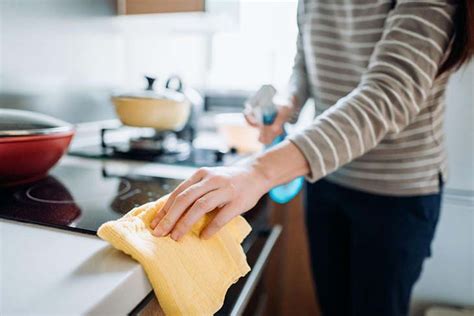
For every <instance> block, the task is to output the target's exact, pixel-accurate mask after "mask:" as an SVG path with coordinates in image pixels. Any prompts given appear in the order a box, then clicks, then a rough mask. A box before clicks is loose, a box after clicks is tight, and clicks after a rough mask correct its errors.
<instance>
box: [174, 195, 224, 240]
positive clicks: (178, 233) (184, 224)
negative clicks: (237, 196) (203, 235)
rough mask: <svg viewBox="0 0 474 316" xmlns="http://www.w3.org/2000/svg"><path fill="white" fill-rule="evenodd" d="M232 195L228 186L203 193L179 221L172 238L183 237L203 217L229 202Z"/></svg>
mask: <svg viewBox="0 0 474 316" xmlns="http://www.w3.org/2000/svg"><path fill="white" fill-rule="evenodd" d="M231 197H232V196H231V191H230V190H229V189H226V188H224V189H217V190H214V191H211V192H209V193H207V194H205V195H203V196H202V197H201V198H199V199H198V200H197V201H196V202H194V204H193V206H192V207H191V208H190V209H189V210H188V211H187V212H186V214H185V215H184V216H183V217H181V219H180V220H179V221H178V223H177V224H176V226H175V227H174V229H173V231H172V232H171V238H173V239H174V240H179V239H181V237H183V236H184V235H185V234H186V233H187V232H188V231H189V230H190V229H191V228H192V227H193V225H194V224H195V223H196V222H197V221H198V220H199V219H200V218H201V217H203V216H204V215H205V214H206V213H209V212H211V211H213V210H215V209H216V208H218V207H221V206H222V205H224V204H225V203H227V202H228V201H229V200H230V199H231Z"/></svg>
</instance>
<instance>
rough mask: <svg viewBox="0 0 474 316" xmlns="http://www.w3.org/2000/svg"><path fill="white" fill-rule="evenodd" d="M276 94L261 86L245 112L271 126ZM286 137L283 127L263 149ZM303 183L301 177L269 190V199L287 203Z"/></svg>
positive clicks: (276, 112)
mask: <svg viewBox="0 0 474 316" xmlns="http://www.w3.org/2000/svg"><path fill="white" fill-rule="evenodd" d="M276 92H277V91H276V90H275V88H274V87H273V86H272V85H263V86H262V87H261V88H260V89H259V90H258V91H257V92H256V93H255V94H254V95H253V96H252V97H250V98H249V99H248V100H247V102H246V103H245V107H246V109H247V111H250V112H251V113H252V114H253V115H254V117H255V118H256V119H257V120H259V121H260V122H262V123H263V124H264V125H272V124H273V122H274V121H275V119H276V116H277V114H278V109H277V106H276V105H275V103H274V102H273V98H274V96H275V95H276ZM286 135H287V134H286V132H285V128H284V127H283V133H282V134H280V135H278V136H277V137H276V138H275V139H274V140H273V141H272V143H271V144H269V145H267V146H266V147H265V148H266V149H267V148H270V147H272V146H275V145H276V144H278V143H280V142H282V141H283V140H284V139H285V137H286ZM303 183H304V179H303V177H298V178H296V179H294V180H291V181H290V182H288V183H286V184H282V185H279V186H276V187H274V188H272V189H271V190H270V192H269V195H270V198H271V199H272V200H273V201H274V202H276V203H279V204H285V203H288V202H289V201H291V200H292V199H293V198H294V197H295V196H296V195H297V194H298V193H299V192H300V191H301V189H302V187H303Z"/></svg>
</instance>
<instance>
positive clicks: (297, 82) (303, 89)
mask: <svg viewBox="0 0 474 316" xmlns="http://www.w3.org/2000/svg"><path fill="white" fill-rule="evenodd" d="M303 16H304V6H303V3H302V2H299V3H298V13H297V18H296V20H297V23H298V37H297V39H296V55H295V60H294V64H293V71H292V74H291V77H290V82H289V94H290V95H293V96H295V97H296V102H297V103H296V104H294V105H293V106H294V109H293V115H292V117H291V118H290V123H294V122H296V121H297V120H298V115H299V112H300V111H301V108H302V107H303V105H304V104H305V102H306V101H307V100H308V97H309V86H308V73H307V72H306V61H305V54H304V48H303V38H302V34H301V29H302V27H303V26H302V24H301V22H302V20H303Z"/></svg>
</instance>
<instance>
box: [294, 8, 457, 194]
mask: <svg viewBox="0 0 474 316" xmlns="http://www.w3.org/2000/svg"><path fill="white" fill-rule="evenodd" d="M353 2H354V3H353V4H352V5H348V4H347V2H343V3H342V4H340V2H336V3H332V4H331V3H330V2H329V1H328V2H322V1H306V3H305V5H306V13H305V14H306V17H305V20H306V23H307V24H306V26H303V28H306V33H305V31H304V30H303V35H302V36H303V41H306V44H307V45H310V46H311V47H312V49H309V50H310V52H309V53H308V52H306V53H307V54H310V55H312V56H314V58H313V59H314V60H313V61H312V63H311V64H308V65H307V67H308V68H313V71H312V73H311V71H309V74H308V77H309V78H310V79H311V78H312V85H313V87H312V88H313V89H312V94H313V95H314V97H315V99H316V103H319V107H321V106H322V107H324V104H325V103H326V104H327V103H329V102H330V101H331V98H334V99H337V102H335V104H332V105H328V106H327V107H326V108H325V109H324V110H323V111H320V113H318V114H319V115H318V116H317V117H316V118H315V120H314V122H313V123H312V124H311V125H310V126H309V127H308V128H306V129H305V130H304V131H302V132H301V133H298V134H295V135H293V136H292V137H291V138H290V140H291V141H292V142H293V143H294V144H296V146H297V147H298V148H299V149H300V150H301V152H302V153H303V154H304V156H305V157H306V159H307V161H308V162H309V165H310V169H311V172H310V175H308V179H309V180H310V181H316V180H318V179H319V178H321V177H323V176H326V175H328V174H330V173H332V172H334V171H335V170H337V169H339V168H340V167H341V166H344V165H346V164H348V163H349V162H351V161H354V160H356V162H355V163H354V164H353V165H348V168H347V169H340V171H339V173H338V174H336V175H335V177H334V179H335V180H336V181H338V182H341V183H343V184H347V185H349V186H352V187H360V188H361V189H366V190H368V191H373V192H379V193H389V194H392V193H394V194H402V195H403V194H413V193H426V192H429V191H435V190H436V189H434V187H435V186H433V187H429V188H428V187H426V188H423V184H422V182H426V183H428V182H429V181H431V180H432V179H433V178H434V177H435V176H436V178H437V177H438V175H437V174H436V175H435V173H438V172H440V171H439V170H440V169H441V167H440V163H437V164H436V165H435V166H434V167H433V168H434V169H433V170H428V171H426V170H425V169H423V165H421V169H420V168H418V169H414V170H412V169H410V168H409V167H406V164H407V163H411V164H413V160H414V159H415V160H416V159H417V158H421V157H423V156H426V157H428V156H427V154H428V153H427V151H429V150H430V149H431V150H433V148H434V147H436V146H438V145H439V142H440V140H439V139H438V138H439V135H433V134H434V133H435V132H436V131H437V127H435V126H434V121H436V119H437V116H442V111H441V110H437V107H436V106H433V104H434V105H436V104H437V103H440V102H441V101H440V100H441V98H439V99H436V96H437V95H436V94H437V93H438V94H440V93H439V92H440V91H441V92H443V94H444V85H445V83H446V81H447V79H446V78H444V77H443V76H441V77H439V76H437V74H438V69H439V67H440V65H441V64H442V62H443V60H444V59H445V57H446V54H447V50H448V47H449V45H450V42H451V39H452V32H453V31H452V30H453V20H452V19H453V15H454V11H455V7H454V6H453V5H451V4H450V3H449V1H446V0H419V1H415V0H399V1H397V3H396V4H395V5H394V6H393V7H392V6H391V3H390V2H389V1H377V2H373V3H369V2H367V1H364V2H357V1H353ZM338 3H339V4H338ZM371 9H374V11H371ZM308 11H309V13H308ZM381 12H382V13H381ZM379 30H380V31H379ZM378 31H379V32H380V33H379V34H377V32H378ZM331 33H333V34H331ZM367 39H369V40H367ZM371 42H373V44H372V48H371V47H370V45H371ZM303 45H305V43H303ZM331 51H333V52H334V55H333V58H331V57H330V56H331ZM367 52H370V54H368V53H367ZM351 54H352V56H351ZM337 57H340V58H337ZM366 57H367V58H366ZM369 57H370V58H369ZM364 58H366V59H364ZM306 63H308V60H306ZM312 76H313V77H312ZM354 82H357V83H354ZM351 83H352V84H353V85H355V87H354V88H353V89H352V88H351ZM344 90H345V91H344ZM346 91H347V92H348V94H346ZM317 107H318V104H317ZM436 111H438V112H436ZM317 112H318V111H317ZM422 115H425V116H426V115H427V116H428V118H429V119H428V120H427V121H426V122H425V123H420V117H421V116H422ZM423 127H425V130H426V131H425V133H422V134H419V135H417V137H418V138H410V137H407V135H405V134H406V131H411V130H416V129H420V128H423ZM412 134H414V135H415V134H416V133H415V132H412ZM408 136H409V135H408ZM416 144H418V146H417V145H416ZM417 151H418V152H419V156H418V157H417V156H416V152H417ZM404 153H406V155H405V156H404ZM397 154H398V156H397ZM430 157H431V156H430ZM364 158H365V159H364ZM357 160H359V161H358V162H357ZM427 163H428V161H427ZM364 164H365V165H367V164H368V165H369V167H368V169H367V168H365V169H364V168H363V166H364ZM375 164H378V168H377V167H376V165H375ZM361 166H362V167H361ZM388 169H391V170H392V172H387V170H388ZM400 172H402V173H403V172H407V174H406V176H400V174H399V173H400ZM414 172H418V173H420V172H421V173H420V176H419V177H418V178H417V177H415V176H414ZM424 174H426V176H424ZM391 180H393V181H392V183H390V181H391ZM371 181H372V183H371ZM378 186H382V187H383V186H386V187H387V188H388V187H390V186H392V188H391V189H390V190H384V189H383V188H380V189H379V188H377V187H378ZM394 188H395V189H394ZM410 188H412V190H409V189H410ZM397 189H399V190H397ZM397 191H398V192H397Z"/></svg>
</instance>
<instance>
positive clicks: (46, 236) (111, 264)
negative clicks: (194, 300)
mask: <svg viewBox="0 0 474 316" xmlns="http://www.w3.org/2000/svg"><path fill="white" fill-rule="evenodd" d="M0 236H1V242H0V243H1V244H0V245H1V247H0V248H1V258H2V262H1V282H0V284H1V288H0V289H1V291H0V292H1V300H0V302H1V307H0V310H1V314H2V315H12V314H32V313H33V314H43V315H52V314H63V315H64V314H67V315H79V314H81V315H82V314H96V315H98V314H102V315H103V314H109V315H110V314H113V315H121V314H122V315H123V314H127V313H128V312H130V311H131V310H132V309H133V308H134V307H135V306H136V305H137V304H138V303H139V302H140V301H141V300H142V299H143V298H144V297H145V296H146V295H147V294H148V293H149V292H150V291H151V286H150V284H149V283H148V280H147V278H146V275H145V272H144V271H143V269H142V267H141V266H140V265H139V264H138V263H137V262H135V261H133V260H132V259H131V258H130V257H128V256H127V255H125V254H122V253H121V252H119V251H116V250H115V249H113V248H111V247H110V246H109V245H108V244H107V243H106V242H104V241H102V240H100V239H99V238H98V237H96V236H89V235H84V234H79V233H74V232H67V231H62V230H58V229H53V228H47V227H44V226H38V225H30V224H23V223H18V222H12V221H6V220H0Z"/></svg>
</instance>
